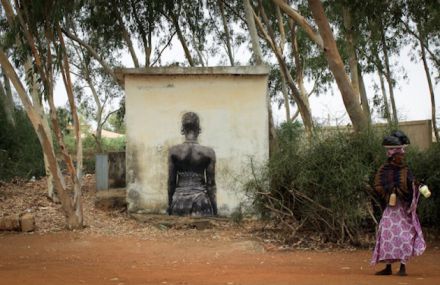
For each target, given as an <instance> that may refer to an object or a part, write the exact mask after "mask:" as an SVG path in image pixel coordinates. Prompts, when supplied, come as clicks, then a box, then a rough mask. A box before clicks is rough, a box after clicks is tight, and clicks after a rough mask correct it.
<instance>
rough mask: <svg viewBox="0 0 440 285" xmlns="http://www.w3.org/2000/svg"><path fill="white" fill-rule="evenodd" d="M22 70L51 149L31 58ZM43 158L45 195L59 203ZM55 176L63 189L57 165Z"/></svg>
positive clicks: (50, 135)
mask: <svg viewBox="0 0 440 285" xmlns="http://www.w3.org/2000/svg"><path fill="white" fill-rule="evenodd" d="M24 68H25V73H26V78H27V81H28V82H29V83H30V86H31V90H30V93H31V97H32V102H33V107H34V109H35V111H36V112H37V114H38V115H39V116H40V118H41V122H42V125H43V129H44V131H45V132H46V133H47V136H48V138H49V142H50V146H51V147H52V148H53V138H52V132H51V130H50V127H49V122H48V120H47V116H46V113H45V112H44V108H43V104H42V102H41V98H40V95H39V92H38V87H37V78H36V76H35V73H33V72H32V62H31V58H28V60H27V61H26V63H25V64H24ZM37 135H38V133H37ZM54 155H55V154H54ZM43 157H44V166H45V170H46V176H47V195H48V197H49V198H50V199H51V200H52V201H54V202H59V199H58V196H57V191H56V189H55V183H54V174H53V173H52V172H51V170H50V167H49V158H48V156H47V154H46V153H45V152H43ZM57 175H59V176H60V180H61V183H62V184H63V186H64V188H65V187H66V183H65V181H64V177H63V175H62V173H61V169H60V167H59V165H58V164H57Z"/></svg>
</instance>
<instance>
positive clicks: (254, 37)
mask: <svg viewBox="0 0 440 285" xmlns="http://www.w3.org/2000/svg"><path fill="white" fill-rule="evenodd" d="M249 1H250V0H244V3H243V5H244V6H245V12H246V24H247V26H248V29H249V34H250V37H251V42H252V52H253V55H254V59H255V63H256V64H257V65H260V64H264V61H263V54H262V52H261V47H260V43H259V42H258V34H257V28H256V26H255V20H254V9H253V8H252V6H251V3H250V2H249ZM267 100H268V102H267V109H268V115H269V122H268V123H269V155H272V154H273V153H275V152H276V151H277V150H278V136H277V132H276V130H275V124H274V122H273V114H272V104H271V100H270V95H269V94H267Z"/></svg>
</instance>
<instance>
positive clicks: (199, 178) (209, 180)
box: [168, 112, 217, 216]
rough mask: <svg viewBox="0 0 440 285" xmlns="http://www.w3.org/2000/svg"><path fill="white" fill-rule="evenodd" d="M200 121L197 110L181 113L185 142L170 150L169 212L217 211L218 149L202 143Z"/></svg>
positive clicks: (204, 213) (201, 213)
mask: <svg viewBox="0 0 440 285" xmlns="http://www.w3.org/2000/svg"><path fill="white" fill-rule="evenodd" d="M200 131H201V130H200V122H199V117H198V116H197V114H196V113H193V112H188V113H185V114H184V115H183V116H182V134H183V135H184V136H185V142H184V143H182V144H179V145H175V146H173V147H171V148H170V150H169V154H168V170H169V172H168V213H169V214H170V215H179V216H187V215H191V216H213V215H217V202H216V186H215V152H214V150H213V149H212V148H210V147H206V146H202V145H199V144H198V142H197V137H198V136H199V134H200Z"/></svg>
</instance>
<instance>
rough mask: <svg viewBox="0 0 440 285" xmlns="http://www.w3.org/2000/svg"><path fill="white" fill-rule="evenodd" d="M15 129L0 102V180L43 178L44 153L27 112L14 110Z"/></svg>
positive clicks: (18, 109)
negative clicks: (7, 118)
mask: <svg viewBox="0 0 440 285" xmlns="http://www.w3.org/2000/svg"><path fill="white" fill-rule="evenodd" d="M14 118H15V124H16V125H15V127H14V126H12V125H10V124H9V122H8V121H7V120H6V116H5V113H4V109H3V106H2V101H1V100H0V180H5V181H8V180H10V179H12V178H14V177H22V178H25V179H29V178H31V177H32V176H35V177H40V176H43V175H44V173H45V171H44V160H43V152H42V149H41V146H40V142H39V140H38V137H37V135H36V133H35V131H34V129H33V127H32V124H31V122H30V121H29V119H28V117H27V115H26V112H25V111H24V110H22V109H20V108H15V109H14Z"/></svg>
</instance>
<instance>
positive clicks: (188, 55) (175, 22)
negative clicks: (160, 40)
mask: <svg viewBox="0 0 440 285" xmlns="http://www.w3.org/2000/svg"><path fill="white" fill-rule="evenodd" d="M169 12H170V17H171V21H172V23H173V25H174V28H175V29H176V33H177V37H178V38H179V41H180V44H181V45H182V48H183V51H184V53H185V57H186V59H187V60H188V63H189V65H190V66H195V64H194V60H193V58H192V56H191V52H190V51H189V48H188V45H187V44H186V40H185V37H184V36H183V33H182V30H181V29H180V25H179V19H178V18H177V16H176V15H175V14H174V12H173V11H171V10H170V11H169Z"/></svg>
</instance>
